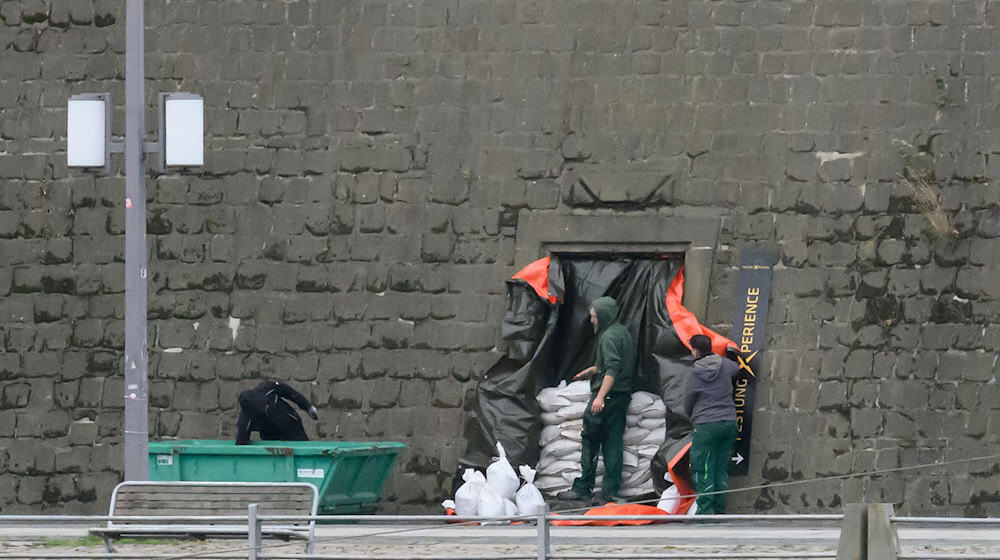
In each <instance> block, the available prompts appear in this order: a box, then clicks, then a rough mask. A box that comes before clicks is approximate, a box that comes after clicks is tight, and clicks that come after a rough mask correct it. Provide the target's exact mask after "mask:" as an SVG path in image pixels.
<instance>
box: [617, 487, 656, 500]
mask: <svg viewBox="0 0 1000 560" xmlns="http://www.w3.org/2000/svg"><path fill="white" fill-rule="evenodd" d="M655 491H656V489H655V488H653V485H652V484H643V485H641V486H636V487H634V488H624V487H623V488H622V489H621V490H619V491H618V493H619V494H620V495H621V496H622V497H623V498H634V497H636V496H642V495H643V494H652V493H653V492H655Z"/></svg>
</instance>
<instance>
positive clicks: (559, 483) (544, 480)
mask: <svg viewBox="0 0 1000 560" xmlns="http://www.w3.org/2000/svg"><path fill="white" fill-rule="evenodd" d="M565 486H566V481H565V480H563V477H561V476H559V475H550V476H549V475H547V476H539V477H538V478H536V479H535V488H538V489H539V490H542V491H545V492H548V491H550V490H552V489H553V488H564V487H565Z"/></svg>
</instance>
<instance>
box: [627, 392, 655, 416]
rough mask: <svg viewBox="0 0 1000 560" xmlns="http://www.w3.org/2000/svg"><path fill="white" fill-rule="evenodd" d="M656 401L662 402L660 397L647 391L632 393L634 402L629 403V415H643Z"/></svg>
mask: <svg viewBox="0 0 1000 560" xmlns="http://www.w3.org/2000/svg"><path fill="white" fill-rule="evenodd" d="M654 400H657V401H658V400H660V396H659V395H654V394H652V393H647V392H645V391H636V392H635V393H632V400H630V401H629V403H628V413H629V414H642V411H644V410H646V408H647V407H648V406H650V405H652V404H653V402H654Z"/></svg>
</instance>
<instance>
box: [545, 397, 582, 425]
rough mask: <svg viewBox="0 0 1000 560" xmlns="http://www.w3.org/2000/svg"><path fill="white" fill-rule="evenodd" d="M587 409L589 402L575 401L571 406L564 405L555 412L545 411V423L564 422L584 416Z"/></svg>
mask: <svg viewBox="0 0 1000 560" xmlns="http://www.w3.org/2000/svg"><path fill="white" fill-rule="evenodd" d="M586 410H587V403H585V402H575V403H573V404H570V405H569V406H564V407H562V408H560V409H559V410H557V411H555V412H543V413H542V423H543V424H562V423H563V422H565V421H567V420H576V419H577V418H583V413H584V412H586Z"/></svg>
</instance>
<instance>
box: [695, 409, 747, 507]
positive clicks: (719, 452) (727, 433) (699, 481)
mask: <svg viewBox="0 0 1000 560" xmlns="http://www.w3.org/2000/svg"><path fill="white" fill-rule="evenodd" d="M735 441H736V421H735V420H724V421H720V422H706V423H704V424H695V425H694V428H693V429H692V431H691V457H690V461H691V479H692V482H694V489H695V492H697V493H698V494H702V493H703V492H719V491H722V490H728V489H729V460H730V458H731V457H732V455H733V443H734V442H735ZM718 513H726V495H725V494H712V495H709V496H701V495H699V496H698V514H699V515H712V514H718Z"/></svg>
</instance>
